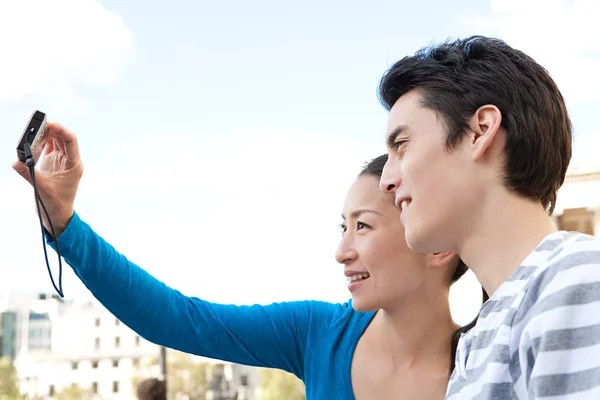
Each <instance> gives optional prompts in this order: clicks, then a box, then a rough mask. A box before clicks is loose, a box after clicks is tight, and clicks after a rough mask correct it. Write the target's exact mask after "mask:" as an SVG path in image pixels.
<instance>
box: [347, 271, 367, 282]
mask: <svg viewBox="0 0 600 400" xmlns="http://www.w3.org/2000/svg"><path fill="white" fill-rule="evenodd" d="M370 276H371V275H369V273H368V272H365V273H364V274H358V275H352V276H348V277H346V279H347V280H348V282H356V281H359V280H362V279H367V278H368V277H370Z"/></svg>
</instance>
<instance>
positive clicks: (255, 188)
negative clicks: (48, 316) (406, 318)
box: [0, 0, 600, 323]
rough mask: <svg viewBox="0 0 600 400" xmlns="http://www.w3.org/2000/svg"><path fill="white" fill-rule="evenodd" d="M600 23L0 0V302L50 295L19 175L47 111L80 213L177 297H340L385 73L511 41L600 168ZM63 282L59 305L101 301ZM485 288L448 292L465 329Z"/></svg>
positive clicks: (543, 14)
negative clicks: (77, 175) (414, 60)
mask: <svg viewBox="0 0 600 400" xmlns="http://www.w3.org/2000/svg"><path fill="white" fill-rule="evenodd" d="M598 19H600V3H598V2H596V1H595V0H585V1H584V0H574V1H561V0H552V1H534V0H519V1H515V0H502V1H500V0H491V1H489V0H488V1H472V0H463V1H454V2H443V1H440V0H437V1H434V0H423V1H420V2H401V1H377V0H375V1H371V2H368V3H367V2H364V1H354V0H346V1H334V0H332V1H328V2H318V1H312V0H305V1H303V2H298V3H295V4H292V3H288V2H278V1H254V2H245V1H228V2H213V1H211V2H208V1H197V2H189V1H181V0H172V1H170V2H169V3H168V4H167V3H166V2H147V1H144V2H142V1H139V0H131V1H127V2H122V1H116V0H105V1H96V0H20V1H19V2H15V1H10V0H0V54H2V62H1V63H0V121H2V130H1V132H0V166H1V168H0V187H1V188H2V193H3V196H2V199H1V200H0V226H1V227H2V228H3V229H1V230H0V290H6V289H20V290H29V291H46V292H51V291H52V286H51V284H50V280H49V277H48V274H47V271H46V266H45V261H44V255H43V250H42V247H41V235H40V232H39V225H38V221H37V216H36V215H35V212H34V202H33V193H32V189H31V187H30V186H29V185H27V184H26V183H25V182H24V181H22V179H21V178H20V177H19V176H18V175H17V174H16V173H15V172H14V171H13V170H12V169H11V164H12V162H13V161H14V159H15V158H16V150H15V147H16V143H17V140H18V138H19V136H20V134H21V133H22V130H23V128H24V127H25V123H26V122H27V120H28V118H29V116H30V115H31V113H32V112H33V111H34V110H36V109H38V110H41V111H43V112H45V113H47V114H48V118H49V119H50V120H53V121H57V122H60V123H62V124H63V125H65V126H67V127H68V128H69V129H71V130H73V131H74V132H75V133H76V134H77V135H78V139H79V143H80V149H81V155H82V159H83V163H84V167H85V172H84V176H83V179H82V181H81V185H80V190H79V193H78V197H77V200H76V204H75V207H76V211H77V212H78V213H79V215H80V216H81V217H82V218H83V219H84V220H85V221H86V222H87V223H89V224H90V225H91V226H92V228H93V229H94V230H95V231H96V232H98V233H99V234H100V235H101V236H102V237H104V238H105V239H107V240H108V241H109V243H111V244H113V245H114V246H115V247H116V248H117V249H118V250H119V251H120V252H122V253H123V254H125V255H126V256H127V257H128V258H129V259H130V260H132V261H133V262H135V263H137V264H139V265H140V266H142V267H143V268H145V269H146V270H148V271H149V272H150V273H152V274H153V275H155V276H156V277H157V278H159V279H161V280H163V281H164V282H165V283H167V284H168V285H170V286H172V287H174V288H176V289H178V290H180V291H182V292H183V293H185V294H188V295H192V296H198V297H201V298H204V299H206V300H210V301H216V302H223V303H235V304H252V303H261V304H267V303H270V302H274V301H289V300H302V299H317V300H324V301H332V302H345V301H347V300H348V299H349V297H350V295H349V293H348V291H347V288H346V282H345V278H344V277H343V275H342V270H343V268H342V266H341V265H339V264H337V263H336V261H335V259H334V253H335V249H336V247H337V244H338V242H339V239H340V230H339V227H338V225H339V223H340V222H341V221H340V212H341V208H342V204H343V201H344V197H345V195H346V191H347V190H348V188H349V187H350V185H351V184H352V182H353V181H354V179H355V177H356V174H357V173H358V172H359V170H360V167H361V166H362V165H363V163H364V162H365V161H367V160H369V159H371V158H374V157H376V156H378V155H380V154H382V153H384V152H385V143H384V139H383V137H384V133H385V132H384V129H385V124H386V118H387V113H386V111H385V110H384V109H383V107H382V106H381V105H380V104H379V103H378V101H377V97H376V89H377V83H378V81H379V79H380V78H381V76H382V74H383V73H384V72H385V70H386V69H387V67H389V66H390V65H391V64H392V63H393V62H395V61H396V60H398V59H400V58H402V57H404V56H406V55H410V54H413V53H414V52H415V51H417V50H418V49H419V48H421V47H424V46H427V45H429V44H431V43H436V42H440V41H443V40H446V39H447V38H456V37H465V36H468V35H473V34H483V35H488V36H495V37H499V38H502V39H504V40H506V41H507V42H508V43H509V44H510V45H512V46H514V47H517V48H519V49H521V50H523V51H525V52H526V53H528V54H529V55H531V56H533V57H534V58H536V59H537V60H538V61H539V62H540V63H541V64H542V65H544V66H545V67H546V68H547V69H548V71H549V72H550V73H551V74H552V76H553V77H554V78H555V80H556V82H557V83H558V85H559V87H560V88H561V90H562V91H563V94H564V96H565V98H566V101H567V106H568V107H569V111H570V113H571V117H572V119H573V124H574V128H575V145H574V146H575V149H574V159H573V162H572V165H573V166H584V167H585V166H596V165H599V164H600V161H597V156H596V155H595V152H596V151H597V149H599V148H600V129H599V128H598V125H597V123H596V120H597V119H596V115H597V110H600V78H599V77H598V71H600V27H599V26H598V25H597V21H598ZM49 255H50V256H51V257H52V258H51V262H52V265H53V269H54V270H55V272H56V271H57V269H56V266H57V261H56V255H55V253H54V252H53V251H50V252H49ZM64 268H65V273H64V275H65V276H64V281H63V286H64V292H65V295H66V297H67V298H71V299H86V300H87V299H89V298H91V297H90V295H89V293H88V292H87V290H86V289H85V287H84V286H83V285H82V284H81V283H80V282H79V281H78V280H77V278H76V277H75V276H74V274H73V273H72V271H71V269H70V267H69V266H68V265H66V264H65V265H64ZM478 290H479V289H478V286H477V284H476V281H475V279H474V277H473V276H472V274H470V275H468V276H467V277H466V278H465V279H463V280H462V281H460V282H459V283H457V284H456V285H455V286H454V287H453V289H452V292H451V305H452V311H453V314H454V316H455V319H456V320H457V321H458V322H461V323H464V322H467V321H468V320H470V318H472V317H473V316H474V315H475V314H476V312H477V309H478V300H479V298H480V296H479V292H478Z"/></svg>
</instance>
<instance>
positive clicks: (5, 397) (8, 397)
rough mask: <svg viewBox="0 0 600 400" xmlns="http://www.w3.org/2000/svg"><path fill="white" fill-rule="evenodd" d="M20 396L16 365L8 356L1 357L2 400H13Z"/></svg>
mask: <svg viewBox="0 0 600 400" xmlns="http://www.w3.org/2000/svg"><path fill="white" fill-rule="evenodd" d="M20 397H21V394H20V393H19V387H18V386H17V370H16V369H15V366H14V365H13V363H12V361H11V360H10V359H9V358H8V357H3V358H0V400H13V399H18V398H20Z"/></svg>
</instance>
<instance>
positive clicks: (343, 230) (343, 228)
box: [339, 224, 346, 233]
mask: <svg viewBox="0 0 600 400" xmlns="http://www.w3.org/2000/svg"><path fill="white" fill-rule="evenodd" d="M339 226H340V230H341V231H342V233H344V232H346V225H344V224H340V225H339Z"/></svg>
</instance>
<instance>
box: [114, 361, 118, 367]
mask: <svg viewBox="0 0 600 400" xmlns="http://www.w3.org/2000/svg"><path fill="white" fill-rule="evenodd" d="M118 366H119V360H113V367H114V368H117V367H118Z"/></svg>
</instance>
